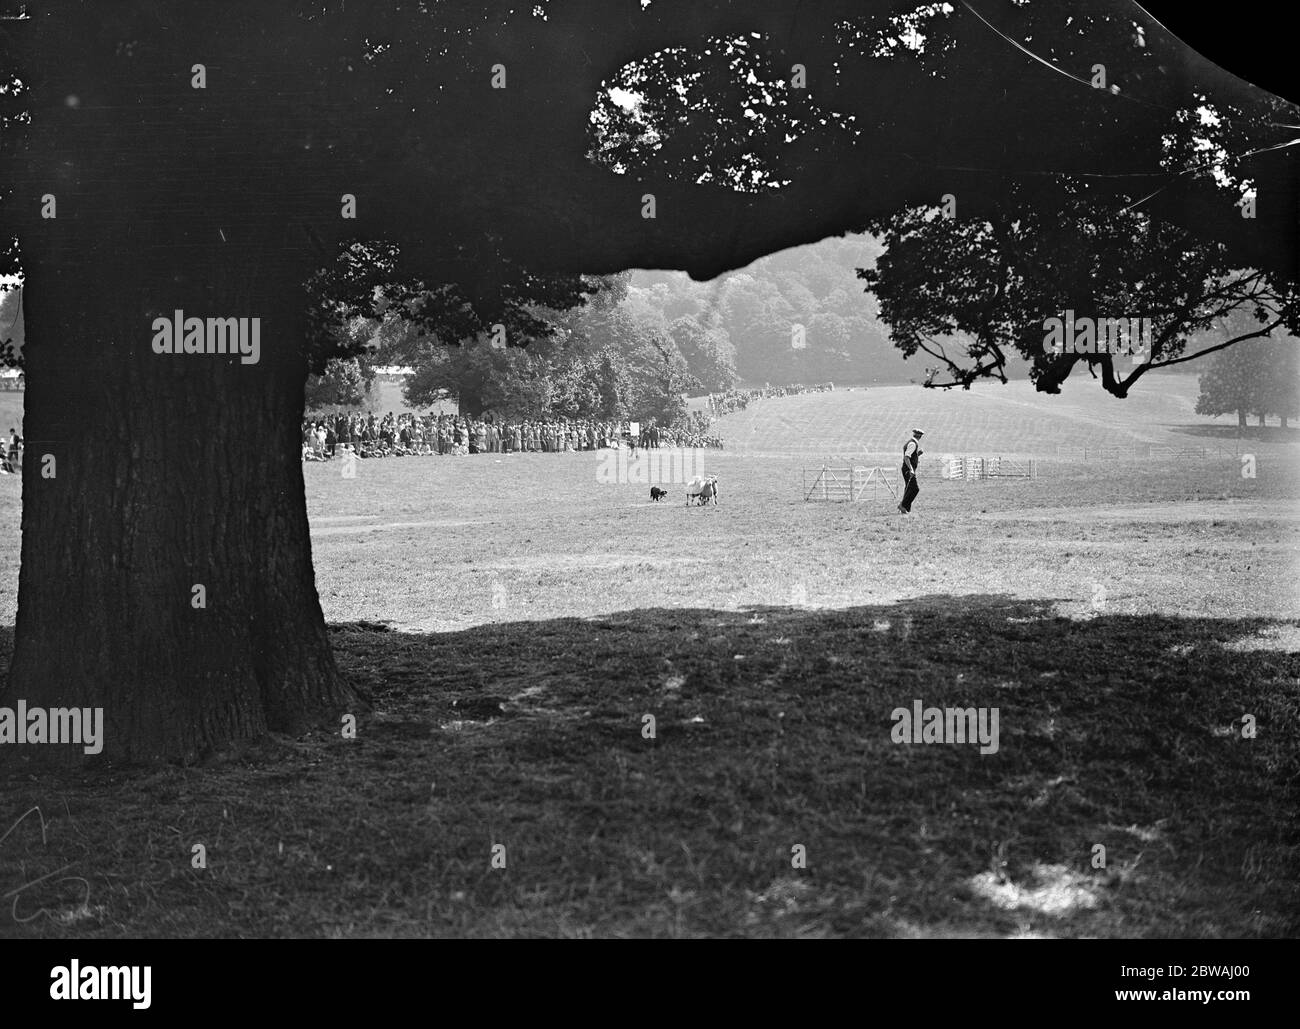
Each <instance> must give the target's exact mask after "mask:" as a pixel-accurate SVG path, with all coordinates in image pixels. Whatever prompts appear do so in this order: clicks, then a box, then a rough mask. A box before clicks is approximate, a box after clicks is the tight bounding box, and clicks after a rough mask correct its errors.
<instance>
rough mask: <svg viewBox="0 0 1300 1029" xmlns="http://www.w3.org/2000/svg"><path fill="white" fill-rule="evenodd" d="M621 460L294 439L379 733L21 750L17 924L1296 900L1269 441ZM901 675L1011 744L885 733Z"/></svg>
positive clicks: (1109, 908) (1285, 556) (740, 927)
mask: <svg viewBox="0 0 1300 1029" xmlns="http://www.w3.org/2000/svg"><path fill="white" fill-rule="evenodd" d="M918 392H919V391H918ZM850 396H852V395H851V394H850ZM804 402H805V401H804V400H803V399H802V398H794V399H793V400H790V401H781V402H776V401H774V402H769V403H770V404H771V405H773V406H769V407H768V408H767V411H768V412H769V413H772V412H778V413H779V411H780V408H779V407H778V406H776V405H778V404H785V403H789V404H794V403H804ZM928 438H929V437H927V441H928ZM934 449H935V450H937V449H938V448H937V447H936V448H934ZM932 452H933V451H932ZM598 460H599V458H598V457H597V456H595V455H582V454H576V455H533V456H525V457H505V458H501V459H500V463H498V460H497V459H494V458H491V457H482V458H475V459H470V458H464V459H437V458H430V459H402V460H388V461H380V462H362V463H361V464H360V465H359V467H358V472H357V476H356V478H355V479H343V478H342V477H341V475H340V473H339V468H338V467H337V466H331V465H317V464H313V465H309V466H307V468H306V478H307V489H308V498H309V506H310V509H311V513H312V518H313V526H314V553H315V560H316V569H317V578H318V584H319V589H320V592H321V599H322V604H323V606H324V608H325V613H326V617H327V619H328V620H329V621H330V622H331V625H332V630H331V632H332V636H333V639H334V643H335V647H336V651H337V654H338V659H339V663H340V666H341V668H342V669H343V671H344V673H345V674H346V675H347V676H348V677H349V679H350V680H351V681H352V682H354V683H355V684H356V685H357V687H358V689H359V690H360V691H361V692H362V693H363V694H364V696H366V697H367V698H368V699H369V702H370V704H371V705H372V709H371V710H370V711H369V712H368V713H365V712H362V713H359V714H361V722H360V733H359V738H358V739H357V740H356V741H352V742H349V741H344V740H342V739H341V738H339V736H338V735H337V734H336V733H328V734H327V733H323V732H322V733H317V734H313V735H310V736H307V737H305V738H302V739H294V740H290V739H278V740H275V741H272V742H271V743H269V744H268V745H267V746H265V747H261V748H258V749H257V750H256V751H253V752H250V753H248V754H246V755H244V756H242V757H241V758H240V759H238V760H231V761H227V762H225V763H222V764H220V765H217V766H213V767H208V768H191V769H164V770H159V771H153V772H132V771H116V772H100V773H96V774H91V775H86V776H78V777H70V778H54V777H49V776H40V777H37V778H35V779H27V778H22V777H19V778H16V779H14V780H13V781H11V782H9V783H7V784H5V785H4V787H3V795H4V797H5V803H4V808H3V811H4V824H3V825H0V835H3V832H4V830H6V829H9V828H10V826H11V825H12V824H13V823H14V822H15V820H16V819H17V818H18V817H19V816H20V815H21V814H22V813H23V812H24V811H26V810H28V808H29V807H31V806H33V805H39V806H40V809H41V813H42V815H43V816H44V817H45V819H46V820H47V827H46V837H45V842H42V833H41V827H40V825H39V823H38V821H37V819H36V816H35V815H33V816H31V817H29V818H28V819H26V820H24V821H22V822H21V823H19V824H18V825H17V828H15V829H14V831H13V833H12V834H11V835H10V836H9V837H8V839H7V840H5V841H4V843H2V844H0V893H7V892H8V891H9V890H11V889H15V888H18V887H20V886H21V884H23V883H29V882H32V881H33V880H35V879H36V878H38V877H39V876H42V875H44V874H46V873H47V872H55V871H56V870H59V869H63V868H64V866H67V867H66V870H64V871H61V872H58V874H57V875H55V876H52V877H51V878H50V879H49V880H46V881H44V882H42V883H39V884H37V885H35V886H32V887H30V888H29V889H25V890H22V891H21V893H20V894H19V896H18V905H17V907H16V908H15V910H14V912H13V913H11V912H9V911H7V910H6V911H4V912H3V913H0V934H4V935H13V936H31V935H42V936H50V935H69V936H80V935H117V934H131V935H182V934H195V935H205V934H212V935H249V936H252V935H264V934H288V935H326V936H339V935H427V934H446V935H477V936H482V935H502V934H537V935H550V934H567V935H590V934H599V935H643V934H653V935H664V936H668V935H698V934H706V933H711V934H735V935H777V936H809V935H812V936H817V935H902V936H909V935H923V936H932V935H950V934H958V935H997V936H1007V935H1062V936H1078V935H1103V936H1106V935H1118V936H1132V935H1152V936H1253V935H1265V936H1280V935H1294V934H1295V933H1296V932H1297V930H1300V886H1298V884H1297V878H1296V876H1297V871H1296V870H1297V868H1300V860H1297V859H1298V858H1300V833H1298V832H1297V830H1296V828H1295V822H1294V817H1293V816H1294V811H1295V808H1296V801H1297V796H1296V786H1295V784H1296V781H1297V772H1300V767H1298V761H1297V755H1296V750H1295V747H1294V743H1293V741H1294V739H1295V736H1296V733H1297V731H1300V690H1298V687H1297V680H1298V679H1300V656H1298V652H1300V622H1297V618H1300V596H1297V593H1296V583H1297V581H1298V577H1297V571H1298V569H1297V538H1298V537H1297V527H1298V526H1297V503H1296V501H1297V498H1298V497H1300V481H1298V477H1297V474H1296V471H1295V463H1294V460H1293V459H1290V460H1288V449H1287V448H1282V447H1277V448H1275V449H1274V450H1271V451H1269V452H1268V453H1267V454H1264V453H1262V454H1261V458H1260V467H1259V475H1258V478H1256V479H1253V480H1251V479H1243V478H1242V477H1241V475H1240V468H1239V465H1238V464H1237V463H1236V462H1235V461H1231V460H1228V461H1207V462H1194V463H1190V464H1189V463H1183V464H1179V463H1177V462H1163V463H1157V464H1154V465H1141V466H1139V465H1132V464H1127V465H1113V466H1104V465H1091V466H1089V465H1076V466H1070V465H1049V466H1047V467H1046V468H1045V472H1046V475H1045V477H1044V478H1042V479H1040V480H1037V481H1035V482H1022V483H1014V484H1012V483H1007V484H997V483H971V484H966V483H944V482H940V481H938V480H933V479H930V480H927V481H926V483H925V488H924V490H923V492H922V494H921V499H920V501H919V502H918V504H917V515H916V516H915V518H914V519H913V520H911V521H907V522H904V521H902V520H900V519H899V518H897V517H896V516H890V515H889V514H888V512H889V510H890V509H891V507H892V504H891V502H890V501H889V500H888V499H886V498H885V497H883V496H882V497H879V498H875V499H869V500H866V501H864V502H862V503H860V504H858V505H852V506H850V505H834V504H831V505H825V504H805V503H803V502H802V501H801V500H800V499H799V497H800V492H799V482H800V475H801V466H802V462H801V461H800V460H799V459H798V458H763V457H755V456H746V455H743V454H737V453H735V452H730V451H729V452H726V453H723V454H715V455H710V457H709V459H708V460H709V462H710V468H711V469H712V470H716V471H717V472H718V474H719V475H720V476H721V481H722V484H723V493H722V504H721V505H720V506H719V507H717V508H710V509H707V510H699V509H687V508H685V507H683V506H682V504H681V490H680V487H671V486H670V487H669V488H670V490H671V496H670V498H669V501H668V502H666V503H664V504H661V505H651V504H650V503H649V502H648V500H647V498H646V497H645V492H646V488H645V487H643V486H631V485H627V486H598V485H597V483H596V476H595V470H596V462H597V461H598ZM0 485H5V486H10V487H13V486H16V485H17V484H16V483H9V482H5V483H0ZM5 496H7V497H8V499H7V500H4V501H3V504H2V506H0V518H3V520H4V524H5V525H7V526H12V527H14V528H15V529H16V504H15V503H14V497H15V493H12V492H11V493H9V494H6V495H5ZM14 537H15V533H13V532H11V534H10V535H8V536H7V537H6V538H9V539H10V540H11V541H12V540H13V539H14ZM12 549H13V547H12V545H11V546H9V547H5V548H0V562H3V563H0V574H5V575H7V576H9V578H8V579H7V581H8V582H9V583H10V592H12V589H13V586H14V585H15V584H16V559H15V558H14V557H13V555H12V554H10V553H6V551H10V550H12ZM1099 588H1100V589H1099ZM4 617H5V621H7V622H10V623H11V622H12V609H10V610H9V611H7V612H5V616H4ZM6 645H7V643H6ZM914 699H921V700H923V701H924V702H925V703H926V704H927V705H929V704H935V705H962V706H966V705H976V706H996V707H998V708H999V710H1000V716H1001V741H1000V742H1001V747H1000V750H999V752H998V753H997V754H996V755H989V756H984V757H981V756H980V755H979V754H978V751H977V749H976V748H974V747H963V746H898V745H895V744H893V743H892V742H891V741H890V728H891V722H890V720H889V716H890V712H891V711H892V709H893V708H895V707H899V706H903V707H907V706H910V704H911V702H912V700H914ZM1247 712H1248V713H1251V714H1253V715H1254V716H1255V717H1256V718H1257V720H1258V723H1259V726H1260V732H1259V736H1258V737H1257V738H1256V739H1254V740H1245V739H1242V738H1241V736H1240V732H1239V730H1236V729H1234V728H1233V725H1234V722H1236V721H1237V720H1239V719H1240V717H1241V715H1242V714H1243V713H1247ZM646 714H653V715H654V716H655V718H656V720H657V730H658V734H657V738H656V739H654V740H647V739H644V738H643V737H642V735H641V727H642V718H643V716H644V715H646ZM195 843H203V844H205V846H206V847H207V850H208V868H207V869H205V870H196V869H193V868H192V867H191V865H190V855H191V847H192V846H193V845H194V844H195ZM494 843H501V844H504V845H505V846H506V847H507V868H506V869H504V870H492V869H490V867H489V855H490V847H491V845H492V844H494ZM1099 843H1100V844H1103V845H1104V846H1106V848H1107V868H1106V869H1093V868H1091V866H1090V857H1091V855H1092V848H1093V846H1094V845H1095V844H1099ZM796 844H802V845H804V846H806V847H807V849H808V858H809V861H808V868H807V869H806V870H802V871H800V870H795V869H792V868H791V864H790V854H791V847H792V846H794V845H796ZM42 911H43V913H42ZM15 917H16V918H17V919H27V918H31V919H32V920H31V921H30V922H26V923H25V924H19V922H18V921H16V920H15Z"/></svg>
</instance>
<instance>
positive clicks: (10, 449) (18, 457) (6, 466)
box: [0, 425, 23, 475]
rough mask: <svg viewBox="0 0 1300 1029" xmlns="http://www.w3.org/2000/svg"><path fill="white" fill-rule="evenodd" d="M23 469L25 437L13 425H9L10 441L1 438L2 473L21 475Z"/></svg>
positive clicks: (0, 473) (0, 469) (0, 468)
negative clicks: (6, 441)
mask: <svg viewBox="0 0 1300 1029" xmlns="http://www.w3.org/2000/svg"><path fill="white" fill-rule="evenodd" d="M22 470H23V438H22V437H21V436H19V435H18V430H17V429H15V428H14V427H13V426H12V425H11V426H10V427H9V442H8V443H7V444H6V443H5V441H4V439H3V438H0V475H19V474H21V473H22Z"/></svg>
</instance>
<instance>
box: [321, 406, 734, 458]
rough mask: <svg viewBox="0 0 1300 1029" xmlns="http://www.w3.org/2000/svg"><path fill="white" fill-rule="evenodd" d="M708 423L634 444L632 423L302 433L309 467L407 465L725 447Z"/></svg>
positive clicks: (438, 419)
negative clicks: (345, 457)
mask: <svg viewBox="0 0 1300 1029" xmlns="http://www.w3.org/2000/svg"><path fill="white" fill-rule="evenodd" d="M707 424H708V422H707V419H692V420H690V421H688V423H687V424H686V425H685V426H682V427H675V428H667V427H661V426H656V425H646V426H640V425H638V429H639V432H638V434H637V436H636V437H635V438H634V437H633V435H632V431H631V423H629V422H627V421H621V422H619V421H597V420H591V419H585V418H558V417H557V418H546V419H540V420H536V421H533V420H496V419H494V418H492V417H491V416H490V415H488V416H484V417H482V418H475V417H472V416H466V415H452V414H437V415H435V414H428V415H424V416H420V415H415V414H399V415H394V414H393V413H392V412H391V411H390V412H389V413H388V414H386V415H384V416H383V417H382V418H377V417H376V416H375V415H374V414H370V415H361V414H339V415H333V416H326V417H324V418H319V419H307V420H305V421H304V422H303V426H302V456H303V460H305V461H324V460H328V459H329V458H331V457H334V456H336V455H337V454H339V453H340V452H353V453H355V454H356V455H357V456H358V457H363V458H371V457H406V456H425V455H434V454H439V455H447V454H450V455H460V454H513V453H561V452H565V451H574V450H599V449H602V448H605V447H624V446H630V445H633V444H635V445H637V446H642V447H721V446H722V441H721V440H719V439H716V438H715V437H713V436H709V435H708V434H707V433H706V432H705V431H703V430H704V429H706V428H707Z"/></svg>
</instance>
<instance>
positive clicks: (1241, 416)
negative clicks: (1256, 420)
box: [1237, 407, 1246, 429]
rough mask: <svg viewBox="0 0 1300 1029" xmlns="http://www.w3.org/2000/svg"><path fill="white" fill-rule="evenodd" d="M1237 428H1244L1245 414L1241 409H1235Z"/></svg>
mask: <svg viewBox="0 0 1300 1029" xmlns="http://www.w3.org/2000/svg"><path fill="white" fill-rule="evenodd" d="M1237 428H1239V429H1244V428H1246V412H1245V410H1244V409H1243V408H1240V407H1239V408H1237Z"/></svg>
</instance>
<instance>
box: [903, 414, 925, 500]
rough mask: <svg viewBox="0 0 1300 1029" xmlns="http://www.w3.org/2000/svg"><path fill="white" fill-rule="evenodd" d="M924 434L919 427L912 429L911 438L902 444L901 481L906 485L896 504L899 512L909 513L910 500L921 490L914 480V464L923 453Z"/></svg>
mask: <svg viewBox="0 0 1300 1029" xmlns="http://www.w3.org/2000/svg"><path fill="white" fill-rule="evenodd" d="M924 435H925V433H923V432H922V431H921V430H920V429H913V430H912V438H911V439H909V440H908V441H907V442H906V443H904V444H903V482H905V483H906V484H907V486H906V488H905V489H904V490H903V502H902V503H901V504H899V505H898V513H899V514H911V513H912V501H913V500H915V499H916V495H917V494H918V493H920V492H921V486H920V483H918V482H917V481H916V466H917V465H918V464H920V463H921V455H922V454H923V453H924V451H923V450H922V449H921V437H922V436H924Z"/></svg>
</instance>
